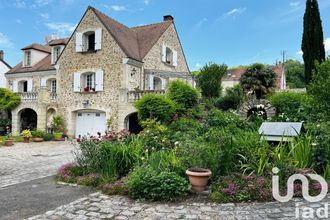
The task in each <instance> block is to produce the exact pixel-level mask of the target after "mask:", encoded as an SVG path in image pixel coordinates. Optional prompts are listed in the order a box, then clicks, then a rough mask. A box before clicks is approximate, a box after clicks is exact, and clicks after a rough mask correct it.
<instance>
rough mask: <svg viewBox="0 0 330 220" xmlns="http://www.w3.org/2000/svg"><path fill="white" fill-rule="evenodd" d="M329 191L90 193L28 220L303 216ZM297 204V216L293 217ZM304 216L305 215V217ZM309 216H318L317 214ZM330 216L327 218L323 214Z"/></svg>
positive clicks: (316, 206) (256, 219)
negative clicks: (243, 196)
mask: <svg viewBox="0 0 330 220" xmlns="http://www.w3.org/2000/svg"><path fill="white" fill-rule="evenodd" d="M329 202H330V195H328V197H327V198H326V199H324V200H323V201H322V203H307V202H304V201H302V200H301V199H295V200H294V201H291V202H289V203H279V202H271V203H249V204H233V203H228V204H216V203H190V202H188V203H187V202H186V203H176V204H164V203H141V202H137V201H133V200H130V199H129V198H126V197H122V196H106V195H104V194H102V193H99V192H98V193H93V194H91V195H89V196H88V197H85V198H82V199H78V200H76V201H75V202H72V203H70V204H67V205H63V206H60V207H58V208H56V209H55V210H51V211H48V212H46V213H44V214H42V215H38V216H34V217H31V218H29V220H39V219H40V220H41V219H79V220H82V219H145V220H149V219H150V220H153V219H218V220H230V219H237V220H240V219H253V220H258V219H263V220H265V219H281V220H285V219H303V218H301V217H302V214H303V213H302V212H303V211H302V209H303V207H311V208H314V209H316V208H320V207H321V206H324V204H325V203H326V204H329ZM296 204H299V210H300V211H299V213H298V214H299V218H296V212H295V211H296ZM305 219H306V218H305ZM310 219H317V218H316V216H314V217H313V218H310ZM325 219H329V218H325Z"/></svg>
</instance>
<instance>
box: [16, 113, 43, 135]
mask: <svg viewBox="0 0 330 220" xmlns="http://www.w3.org/2000/svg"><path fill="white" fill-rule="evenodd" d="M18 115H19V119H20V120H19V131H20V132H21V131H22V130H25V129H30V130H35V129H37V125H38V115H37V112H35V111H34V110H33V109H31V108H24V109H22V110H21V111H19V113H18Z"/></svg>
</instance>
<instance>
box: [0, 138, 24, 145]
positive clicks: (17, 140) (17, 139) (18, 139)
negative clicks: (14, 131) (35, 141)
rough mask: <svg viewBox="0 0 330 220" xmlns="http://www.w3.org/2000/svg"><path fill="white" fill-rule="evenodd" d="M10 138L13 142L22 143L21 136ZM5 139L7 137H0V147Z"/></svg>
mask: <svg viewBox="0 0 330 220" xmlns="http://www.w3.org/2000/svg"><path fill="white" fill-rule="evenodd" d="M11 138H12V139H13V140H14V142H23V137H22V136H12V137H11ZM6 139H7V136H0V145H3V144H4V143H5V140H6Z"/></svg>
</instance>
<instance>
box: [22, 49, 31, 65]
mask: <svg viewBox="0 0 330 220" xmlns="http://www.w3.org/2000/svg"><path fill="white" fill-rule="evenodd" d="M31 54H32V53H31V50H27V51H25V52H24V66H31V63H32V55H31Z"/></svg>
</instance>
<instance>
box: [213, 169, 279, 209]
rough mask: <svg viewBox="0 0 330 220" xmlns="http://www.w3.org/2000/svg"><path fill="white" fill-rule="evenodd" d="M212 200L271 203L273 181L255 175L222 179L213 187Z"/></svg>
mask: <svg viewBox="0 0 330 220" xmlns="http://www.w3.org/2000/svg"><path fill="white" fill-rule="evenodd" d="M211 199H212V200H213V201H215V202H221V203H226V202H248V201H271V200H273V199H272V188H271V179H270V178H265V177H262V176H259V177H257V176H255V175H250V176H241V175H233V176H227V177H221V178H220V180H219V181H218V182H216V183H214V184H213V185H212V193H211Z"/></svg>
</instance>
